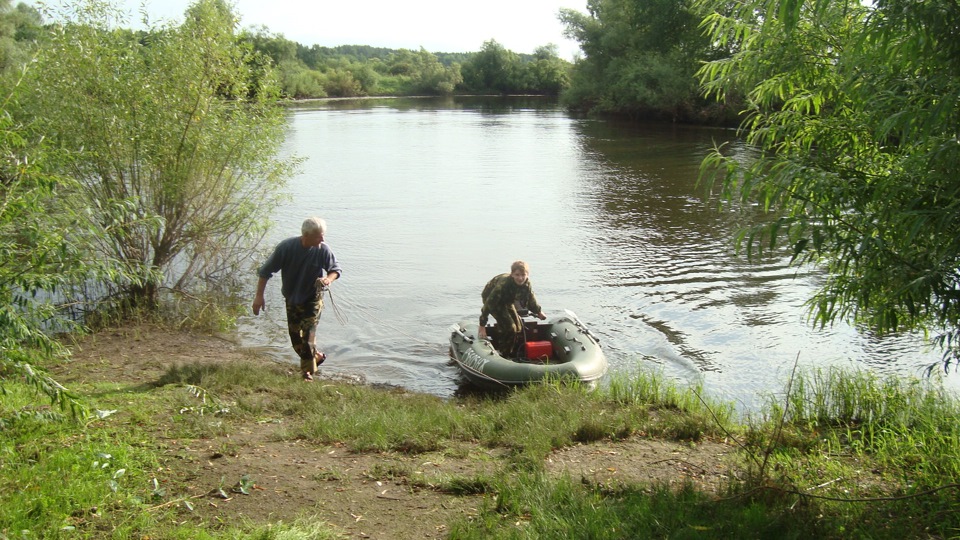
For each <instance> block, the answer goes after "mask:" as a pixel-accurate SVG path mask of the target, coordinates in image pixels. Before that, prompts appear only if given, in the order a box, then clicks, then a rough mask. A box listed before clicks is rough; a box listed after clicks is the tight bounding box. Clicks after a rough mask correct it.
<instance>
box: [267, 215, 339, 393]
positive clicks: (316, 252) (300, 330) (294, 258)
mask: <svg viewBox="0 0 960 540" xmlns="http://www.w3.org/2000/svg"><path fill="white" fill-rule="evenodd" d="M326 232H327V223H326V222H325V221H324V220H322V219H320V218H316V217H312V218H307V219H306V220H304V222H303V225H302V226H301V227H300V236H294V237H291V238H287V239H286V240H284V241H282V242H280V243H279V244H277V247H276V248H275V249H274V250H273V254H272V255H270V258H269V259H267V262H265V263H263V266H261V267H260V270H259V271H258V272H257V275H258V276H259V277H260V279H259V280H258V281H257V295H256V297H254V299H253V314H254V315H259V314H260V310H261V309H265V305H264V300H263V292H264V290H265V289H266V287H267V280H269V279H270V278H271V277H272V276H273V274H275V273H276V272H278V271H279V272H280V281H281V286H280V292H281V293H282V294H283V298H284V300H285V304H286V307H287V328H288V330H289V331H290V341H291V343H292V344H293V350H294V351H296V352H297V355H298V356H299V357H300V372H301V373H302V375H303V380H305V381H308V382H309V381H312V380H313V374H314V373H316V371H317V365H318V364H322V363H323V361H324V360H325V359H326V357H327V356H326V355H325V354H323V353H322V352H319V351H317V319H319V317H320V313H321V311H323V289H325V288H326V287H329V286H330V284H331V283H333V282H334V281H336V280H337V278H339V277H340V273H341V270H340V265H339V264H337V258H336V257H335V256H334V255H333V251H331V250H330V246H328V245H327V244H325V243H323V235H324V234H325V233H326Z"/></svg>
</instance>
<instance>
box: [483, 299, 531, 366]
mask: <svg viewBox="0 0 960 540" xmlns="http://www.w3.org/2000/svg"><path fill="white" fill-rule="evenodd" d="M490 315H492V316H493V318H494V319H496V320H497V324H496V326H494V327H493V330H494V333H493V335H492V336H490V337H492V338H493V346H494V347H496V348H497V350H498V351H500V354H502V355H503V356H505V357H507V358H510V357H514V356H516V355H517V354H518V353H519V350H520V332H522V331H523V321H521V320H520V314H519V313H517V308H516V307H514V305H513V304H509V305H507V306H504V307H503V308H501V309H496V310H492V311H491V312H490Z"/></svg>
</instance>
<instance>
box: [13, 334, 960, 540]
mask: <svg viewBox="0 0 960 540" xmlns="http://www.w3.org/2000/svg"><path fill="white" fill-rule="evenodd" d="M69 348H70V350H71V351H72V355H71V356H70V357H69V358H67V359H65V360H63V361H58V362H53V363H51V364H50V365H47V366H40V367H45V368H46V369H48V370H49V373H50V374H51V375H53V376H54V378H55V379H57V380H58V381H60V382H61V383H62V384H63V385H64V386H65V388H67V389H68V391H69V392H70V393H71V395H73V396H74V397H75V398H76V399H77V400H78V401H79V402H81V403H82V404H83V405H84V406H85V407H86V408H87V409H88V411H89V414H88V416H87V417H85V418H84V419H83V420H82V423H81V424H75V423H72V422H71V421H69V419H66V420H65V421H60V422H52V423H51V422H50V421H40V420H37V421H33V420H30V417H29V416H22V415H21V417H20V420H14V421H12V423H8V424H5V426H6V427H5V432H4V434H5V435H6V436H5V437H4V439H3V443H2V448H0V456H4V457H3V458H2V459H0V494H2V495H3V496H4V500H5V504H4V505H3V507H2V509H0V537H4V536H9V535H10V534H12V532H13V531H29V533H30V534H33V535H34V536H38V537H51V536H64V535H67V534H68V533H67V532H66V531H74V532H75V533H76V534H79V535H81V536H83V537H90V538H101V537H114V538H116V537H150V538H185V537H190V538H279V537H280V536H277V535H280V534H281V533H283V534H287V535H288V536H283V537H284V538H286V537H310V538H514V537H516V535H517V534H523V535H525V536H527V537H532V538H533V537H558V535H560V536H564V535H566V536H569V535H572V536H574V537H584V536H589V537H596V538H611V539H612V538H624V537H650V536H651V535H653V536H656V535H657V532H656V531H660V533H659V535H660V536H664V535H667V536H669V535H671V534H679V533H680V532H681V531H687V532H689V533H691V534H693V533H694V531H700V533H698V534H704V533H703V531H712V533H716V535H717V536H720V537H730V536H731V535H733V536H738V534H739V536H742V537H756V536H758V535H762V534H761V533H762V532H763V531H767V533H769V532H770V531H771V530H775V531H781V532H786V531H792V532H793V535H794V536H795V537H797V538H800V537H823V538H845V537H848V533H849V532H850V531H854V530H856V531H859V533H861V534H868V535H869V536H871V537H877V538H903V537H915V536H911V534H907V535H906V536H905V535H904V531H914V532H915V531H918V530H930V531H933V530H934V529H930V527H931V526H932V525H931V524H937V525H936V526H935V530H936V531H941V532H942V531H945V530H947V529H949V528H950V527H951V526H952V525H950V523H952V521H950V520H943V519H942V516H941V515H940V514H939V511H938V510H936V508H933V509H927V504H926V503H925V502H924V501H923V500H914V499H913V498H912V497H911V496H910V495H909V493H910V491H911V490H912V489H913V487H911V486H912V485H913V484H912V483H910V480H909V478H910V477H911V475H912V474H915V473H909V472H908V471H907V470H906V469H903V470H898V469H896V468H891V467H890V465H886V464H884V463H883V462H882V461H878V460H875V458H874V457H870V455H869V454H868V453H863V452H849V453H837V452H836V451H835V450H833V449H832V448H833V447H831V446H830V445H823V446H822V447H821V446H819V445H821V444H822V443H825V442H826V441H827V439H829V438H830V436H829V434H828V431H826V430H824V431H819V430H818V431H814V432H806V431H805V430H804V429H802V428H800V427H799V426H794V425H792V424H790V425H786V426H784V425H780V426H779V427H778V426H777V425H776V424H770V425H763V426H755V428H745V427H744V426H739V425H736V424H735V423H733V422H731V420H730V419H729V418H728V417H726V416H724V413H723V411H722V410H721V409H720V408H716V407H714V408H713V409H710V410H709V411H708V410H707V409H704V406H705V405H704V404H698V403H697V401H696V399H695V398H694V397H693V396H692V394H690V393H689V392H688V391H683V390H680V389H676V388H673V387H670V386H668V385H667V386H665V383H664V381H662V380H658V379H656V378H647V379H643V380H638V381H629V382H627V381H613V382H612V384H611V386H610V388H608V389H605V390H603V391H589V390H586V389H582V388H576V387H569V386H549V385H540V386H535V387H529V388H525V389H521V390H516V391H513V392H510V393H508V394H506V395H501V396H486V397H483V396H471V397H458V398H455V399H442V398H438V397H436V396H431V395H427V394H422V393H416V392H410V391H406V390H403V389H400V388H384V387H376V386H371V385H363V384H357V383H355V382H349V381H338V380H334V379H330V378H323V377H320V378H318V379H317V380H316V381H315V382H313V383H306V382H303V381H302V380H300V378H299V376H298V373H297V371H296V366H293V365H284V364H282V363H278V362H277V361H275V360H272V359H269V358H267V357H265V356H262V355H258V354H256V353H255V352H253V351H249V350H243V349H241V348H240V347H239V346H237V345H236V344H235V343H233V342H232V341H231V340H229V339H224V337H217V336H214V335H212V334H204V333H198V332H189V331H180V330H173V329H169V328H164V327H161V326H157V325H153V324H146V323H144V324H130V325H125V326H123V327H117V328H110V329H104V330H101V331H99V332H96V333H94V334H91V335H88V336H85V337H82V338H79V339H76V340H75V341H73V342H71V344H70V347H69ZM5 390H6V391H7V393H6V394H4V395H3V397H2V399H3V401H2V402H0V405H2V412H3V415H2V417H3V418H7V417H9V411H10V410H11V407H16V406H17V403H29V400H30V399H31V398H30V392H29V390H30V389H29V388H26V387H22V385H20V386H18V385H16V384H13V383H10V384H6V386H5ZM32 399H34V400H35V399H36V398H35V397H33V398H32ZM18 400H19V401H18ZM20 410H21V412H22V411H35V412H38V414H39V413H43V414H41V415H40V416H42V417H44V418H46V417H49V418H54V417H55V416H56V415H55V414H53V410H52V409H51V408H49V407H47V408H42V407H41V408H37V407H34V406H31V405H29V404H27V405H21V409H20ZM44 411H46V412H44ZM48 413H49V414H48ZM718 414H719V415H720V416H719V417H718V416H716V415H718ZM51 415H53V416H51ZM14 418H16V417H14ZM38 418H39V417H38ZM824 429H825V428H824ZM846 433H850V431H849V429H848V431H847V432H846ZM767 437H772V438H773V439H771V440H773V441H776V442H775V443H774V442H764V440H765V438H767ZM821 439H822V440H821ZM915 446H917V447H918V448H922V447H923V444H917V445H915ZM765 448H766V450H764V449H765ZM851 448H853V447H851ZM764 452H772V453H768V454H766V455H765V454H764ZM761 460H762V461H763V462H764V463H767V462H768V460H769V470H766V471H765V472H764V470H763V468H761V469H760V470H758V466H759V463H760V461H761ZM921 466H923V465H922V464H921ZM947 488H949V486H944V487H941V488H938V489H936V490H928V492H927V495H926V496H927V497H929V496H931V494H936V493H939V492H941V491H942V490H943V489H947ZM814 493H815V494H816V496H818V497H826V498H828V499H836V500H843V499H856V500H861V501H874V502H873V503H870V504H866V505H864V504H863V503H858V504H859V506H857V509H856V510H855V511H853V510H852V509H851V507H850V506H848V505H844V504H842V503H831V502H826V501H818V500H817V499H810V498H808V496H809V495H812V494H814ZM944 493H946V494H947V495H948V493H947V492H944ZM801 495H803V497H802V498H798V496H801ZM891 495H894V496H893V497H891ZM904 495H906V496H904ZM938 500H943V501H949V500H951V499H950V498H949V496H947V497H946V498H944V499H938ZM891 501H893V502H891ZM798 503H802V504H798ZM831 505H832V506H831ZM891 512H893V514H891ZM889 515H897V519H895V520H888V519H887V518H881V516H889ZM748 516H749V517H748ZM938 516H941V517H938ZM888 521H889V522H888ZM745 527H746V528H745ZM925 527H926V529H925ZM538 531H539V532H538ZM738 531H739V533H738ZM712 533H711V534H712ZM931 534H933V535H934V536H936V534H937V533H931ZM289 535H292V536H289ZM787 536H790V535H787ZM927 536H929V535H927Z"/></svg>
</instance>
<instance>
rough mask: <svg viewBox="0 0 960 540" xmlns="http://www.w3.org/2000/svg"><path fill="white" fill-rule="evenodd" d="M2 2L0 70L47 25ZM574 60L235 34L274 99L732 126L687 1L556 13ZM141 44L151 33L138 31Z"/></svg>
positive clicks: (714, 53) (733, 111) (497, 48)
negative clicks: (498, 108)
mask: <svg viewBox="0 0 960 540" xmlns="http://www.w3.org/2000/svg"><path fill="white" fill-rule="evenodd" d="M11 4H12V3H11V2H9V0H0V9H2V11H3V15H2V18H3V19H4V21H3V26H4V27H3V28H0V67H3V66H5V67H15V66H18V65H23V63H24V62H26V61H28V60H29V56H30V54H32V52H31V51H32V50H33V48H34V47H35V46H36V44H37V43H38V42H42V41H43V39H44V35H45V31H46V30H47V29H48V28H47V27H46V25H45V24H44V23H43V21H42V20H41V17H40V14H39V13H38V12H37V10H36V9H35V8H33V7H32V6H27V5H25V4H23V3H20V4H19V5H17V6H16V7H12V6H11ZM559 18H560V20H561V21H562V22H563V24H564V25H565V26H566V33H567V35H568V36H570V37H572V38H574V39H576V40H577V41H578V42H579V43H580V48H581V51H582V56H579V57H578V58H577V59H576V60H575V62H573V63H571V62H569V61H567V60H565V59H562V58H560V57H559V55H558V49H557V47H556V45H553V44H547V45H544V46H541V47H538V48H537V49H536V50H535V51H534V52H533V53H532V54H525V53H516V52H514V51H511V50H509V49H506V48H505V47H504V46H503V45H501V44H500V43H498V42H497V41H495V40H492V39H491V40H489V41H487V42H485V43H483V44H482V46H481V47H480V50H479V51H476V52H431V51H427V50H425V49H423V48H421V49H420V50H409V49H391V48H386V47H373V46H369V45H340V46H336V47H326V46H320V45H315V44H314V45H305V44H302V43H298V42H295V41H292V40H289V39H287V38H285V37H284V36H283V35H282V34H278V33H274V32H271V31H270V30H269V29H268V28H266V27H263V26H260V27H254V28H248V29H245V30H242V31H239V32H237V34H236V38H237V39H238V40H239V41H240V42H241V44H242V45H243V46H245V47H248V50H249V51H250V52H251V61H252V62H257V63H259V64H261V65H263V67H267V66H268V65H269V66H272V67H273V75H272V76H274V77H276V78H277V82H278V86H279V88H280V97H282V98H286V99H307V98H322V97H356V96H389V95H405V96H409V95H451V94H539V95H547V96H559V97H560V99H561V101H562V103H563V104H565V105H566V106H567V107H569V108H571V109H574V110H579V111H583V112H589V113H597V114H609V115H618V116H626V117H629V118H634V119H659V120H668V121H677V122H688V123H732V122H736V121H737V120H738V113H739V111H740V110H742V109H743V106H742V101H740V100H738V98H737V96H736V95H732V94H731V95H727V96H726V98H727V99H726V100H725V102H724V103H723V104H721V102H719V101H717V100H715V99H707V98H705V97H704V95H703V91H702V89H701V87H700V84H699V81H698V79H697V76H696V73H697V70H698V69H699V68H700V67H701V66H702V65H704V63H706V62H710V61H713V60H716V59H717V58H722V57H727V56H729V55H730V54H732V51H730V50H729V47H726V46H724V45H723V44H720V43H716V42H711V41H710V40H708V39H706V38H705V37H704V35H703V33H702V30H701V28H700V22H701V20H702V16H700V14H698V13H697V10H696V9H695V6H694V3H693V0H669V1H666V2H653V3H651V2H645V1H642V0H590V2H588V4H587V10H586V13H584V12H580V11H576V10H572V9H562V10H561V11H560V13H559ZM140 35H141V39H143V40H149V38H150V36H149V32H140Z"/></svg>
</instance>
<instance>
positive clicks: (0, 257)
mask: <svg viewBox="0 0 960 540" xmlns="http://www.w3.org/2000/svg"><path fill="white" fill-rule="evenodd" d="M4 90H5V91H6V90H9V91H10V93H9V94H7V93H6V92H5V95H6V96H7V98H6V99H5V100H4V101H3V103H2V105H0V393H2V392H3V391H4V388H3V386H4V382H5V381H6V380H8V379H11V378H14V377H16V378H18V379H22V380H26V381H27V382H28V383H29V384H31V385H33V386H34V387H35V388H36V389H37V391H38V392H41V393H43V394H46V395H47V396H48V397H49V398H50V399H51V401H52V402H54V403H55V404H58V405H60V407H61V408H66V407H70V408H71V409H72V411H73V412H74V413H77V412H80V407H79V406H78V404H77V403H76V401H74V400H73V398H72V397H71V396H70V395H69V394H68V393H67V391H66V389H65V388H64V387H63V386H61V385H60V384H59V383H57V382H56V381H55V380H54V379H53V378H52V377H50V376H49V374H47V373H45V372H44V371H43V370H40V369H38V368H37V367H36V366H35V364H36V361H37V360H38V359H42V358H48V357H52V356H57V355H62V354H65V351H64V349H63V347H62V346H61V345H60V344H59V342H57V341H55V340H53V339H51V338H50V337H49V335H48V333H47V332H45V331H44V329H48V330H64V329H69V328H71V327H72V325H71V320H70V319H69V318H68V317H65V316H64V312H63V311H62V310H61V309H59V308H58V305H57V299H58V298H61V299H62V298H64V292H65V291H64V290H65V289H66V288H68V287H69V286H70V284H71V283H76V282H82V281H85V280H89V279H94V278H96V277H98V276H100V275H101V272H100V270H102V269H103V266H101V265H100V264H99V262H98V261H96V260H89V258H85V257H84V255H85V252H84V243H83V236H84V235H83V234H82V233H83V231H80V230H77V229H76V228H75V227H73V226H72V224H71V218H70V216H71V213H72V212H71V209H70V208H69V207H68V206H63V205H60V204H58V200H57V194H58V193H59V192H60V191H62V190H64V189H66V188H68V187H69V186H68V180H66V179H63V178H57V177H56V176H53V175H50V174H48V173H46V172H44V169H43V164H44V161H45V153H44V150H45V149H44V147H43V145H42V144H41V142H40V141H39V138H38V137H33V136H31V134H30V133H29V132H28V131H27V130H26V129H24V127H23V126H22V125H20V124H18V123H17V122H16V121H15V120H14V119H13V117H12V116H11V115H10V114H9V113H8V110H9V108H10V106H11V105H12V104H13V103H14V100H13V97H14V92H16V91H17V89H16V88H14V89H13V90H10V89H4ZM22 412H24V411H19V412H16V413H15V414H16V415H19V414H21V413H22ZM5 420H7V419H6V418H0V424H3V422H4V421H5Z"/></svg>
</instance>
